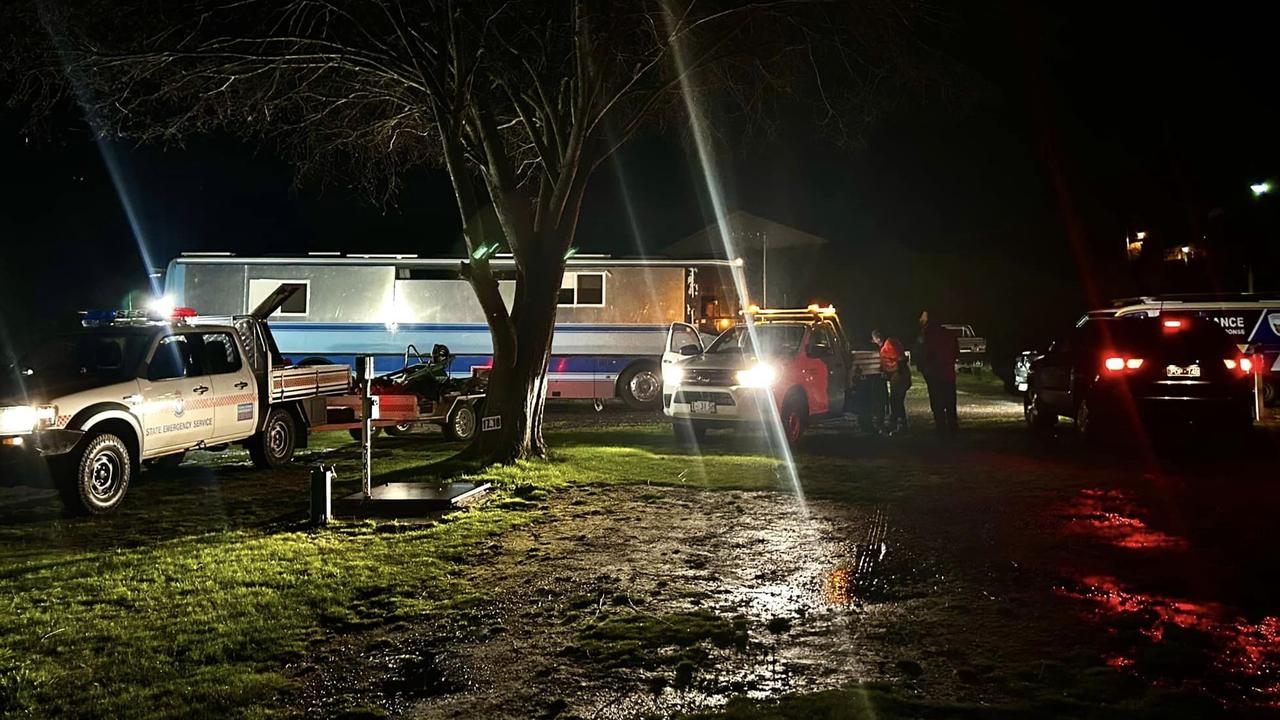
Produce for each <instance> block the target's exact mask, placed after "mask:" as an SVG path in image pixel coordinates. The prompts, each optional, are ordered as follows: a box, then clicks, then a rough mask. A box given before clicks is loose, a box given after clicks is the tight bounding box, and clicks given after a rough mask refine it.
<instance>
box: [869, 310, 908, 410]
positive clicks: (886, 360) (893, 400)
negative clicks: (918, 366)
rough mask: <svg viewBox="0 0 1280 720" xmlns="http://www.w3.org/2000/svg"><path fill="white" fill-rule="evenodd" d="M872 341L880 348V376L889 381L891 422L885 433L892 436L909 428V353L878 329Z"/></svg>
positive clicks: (899, 343) (872, 336) (874, 332)
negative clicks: (907, 401)
mask: <svg viewBox="0 0 1280 720" xmlns="http://www.w3.org/2000/svg"><path fill="white" fill-rule="evenodd" d="M871 340H872V342H874V343H875V344H876V345H878V346H880V374H881V375H883V376H884V377H885V378H886V379H887V380H888V381H889V421H888V423H887V424H886V426H885V432H887V433H889V434H890V435H892V434H894V433H896V432H898V431H900V430H903V429H905V428H906V427H907V403H906V400H907V390H909V389H910V388H911V368H910V366H909V365H908V364H907V353H906V351H905V350H904V349H903V347H902V343H901V342H898V339H897V338H895V337H885V335H884V333H881V332H880V331H879V330H878V329H877V330H872V331H871Z"/></svg>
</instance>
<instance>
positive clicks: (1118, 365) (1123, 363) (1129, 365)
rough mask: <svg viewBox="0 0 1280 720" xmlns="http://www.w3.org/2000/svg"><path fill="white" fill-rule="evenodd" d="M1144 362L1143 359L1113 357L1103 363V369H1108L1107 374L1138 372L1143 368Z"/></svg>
mask: <svg viewBox="0 0 1280 720" xmlns="http://www.w3.org/2000/svg"><path fill="white" fill-rule="evenodd" d="M1142 362H1143V360H1142V358H1136V357H1119V356H1112V357H1109V358H1107V359H1105V360H1103V361H1102V367H1104V368H1106V369H1107V372H1112V373H1118V372H1124V371H1125V370H1129V371H1133V370H1137V369H1138V368H1141V367H1142Z"/></svg>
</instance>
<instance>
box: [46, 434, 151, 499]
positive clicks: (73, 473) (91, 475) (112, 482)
mask: <svg viewBox="0 0 1280 720" xmlns="http://www.w3.org/2000/svg"><path fill="white" fill-rule="evenodd" d="M82 448H83V449H82V450H80V452H79V454H78V455H77V456H74V457H73V458H72V459H71V461H70V463H68V465H67V466H66V467H65V470H64V472H63V473H61V475H62V477H60V478H59V480H58V491H59V494H61V495H62V501H63V503H64V504H65V505H66V507H67V510H69V511H71V512H73V513H77V514H80V513H87V514H90V515H101V514H103V513H107V512H110V511H112V510H114V509H115V508H116V506H117V505H119V504H120V502H121V501H122V500H124V496H125V493H127V492H128V491H129V479H130V478H131V477H132V475H133V459H132V458H130V457H129V446H127V445H125V444H124V441H123V440H121V439H120V438H119V437H117V436H115V435H112V434H111V433H99V434H97V435H91V436H89V437H87V438H86V439H85V441H84V442H83V444H82Z"/></svg>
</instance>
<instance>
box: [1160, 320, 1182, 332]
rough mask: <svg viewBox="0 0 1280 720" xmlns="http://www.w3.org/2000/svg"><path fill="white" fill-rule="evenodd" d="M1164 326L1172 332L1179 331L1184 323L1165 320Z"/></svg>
mask: <svg viewBox="0 0 1280 720" xmlns="http://www.w3.org/2000/svg"><path fill="white" fill-rule="evenodd" d="M1164 326H1165V327H1166V328H1168V329H1170V330H1177V329H1178V328H1180V327H1182V321H1181V320H1165V321H1164Z"/></svg>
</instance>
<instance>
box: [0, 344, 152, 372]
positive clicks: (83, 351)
mask: <svg viewBox="0 0 1280 720" xmlns="http://www.w3.org/2000/svg"><path fill="white" fill-rule="evenodd" d="M150 339H151V335H150V334H149V333H139V332H129V331H120V332H109V331H108V332H97V331H93V332H83V333H74V334H70V335H59V336H56V337H53V338H50V339H49V340H46V341H44V342H43V343H41V344H39V345H37V346H36V347H35V348H33V349H32V350H31V351H30V352H28V353H26V354H24V355H23V356H21V357H20V358H19V359H18V361H17V362H16V363H15V364H14V366H13V368H12V370H13V371H14V372H13V373H12V374H11V376H10V377H8V378H6V379H8V380H10V382H19V383H27V382H34V383H39V384H41V385H50V384H61V383H67V382H75V381H79V380H94V381H115V380H124V379H127V378H129V377H131V376H133V375H134V373H135V371H136V370H137V369H138V366H139V365H140V364H141V362H142V356H143V353H145V352H146V350H147V344H148V342H149V341H150Z"/></svg>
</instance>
